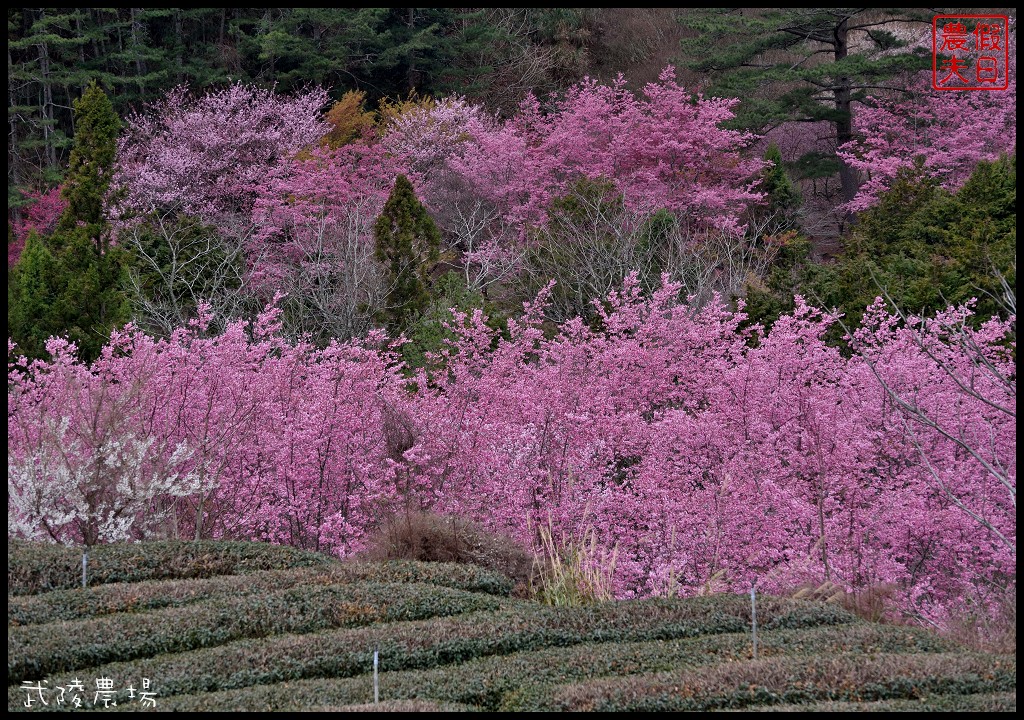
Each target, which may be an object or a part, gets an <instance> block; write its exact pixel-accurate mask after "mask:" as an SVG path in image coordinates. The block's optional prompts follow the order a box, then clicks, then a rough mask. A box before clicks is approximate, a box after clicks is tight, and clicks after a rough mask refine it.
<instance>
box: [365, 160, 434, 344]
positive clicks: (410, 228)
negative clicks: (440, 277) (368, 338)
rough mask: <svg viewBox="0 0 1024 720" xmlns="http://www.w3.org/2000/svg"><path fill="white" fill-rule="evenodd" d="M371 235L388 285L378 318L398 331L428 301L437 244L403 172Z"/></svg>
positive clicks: (430, 221) (427, 217)
mask: <svg viewBox="0 0 1024 720" xmlns="http://www.w3.org/2000/svg"><path fill="white" fill-rule="evenodd" d="M373 237H374V242H375V254H376V257H377V260H378V261H379V262H381V263H383V264H384V267H385V275H386V278H387V280H386V281H387V283H388V286H389V288H390V291H389V293H388V296H387V304H386V307H385V308H384V310H383V311H382V312H381V319H382V320H383V322H384V323H385V324H386V325H387V326H388V329H390V330H391V331H392V332H401V331H402V330H404V329H405V328H406V327H407V326H408V324H409V322H410V321H411V320H413V319H414V318H415V317H416V316H418V315H419V314H420V313H421V312H423V310H424V309H426V307H427V306H428V305H429V304H430V290H429V277H428V273H429V270H430V266H431V264H432V263H434V262H436V261H437V259H438V256H439V247H440V245H441V234H440V233H439V232H438V230H437V226H436V225H435V224H434V221H433V219H431V217H430V215H429V214H428V213H427V209H426V208H425V207H423V205H422V203H420V201H419V200H418V199H417V198H416V192H415V191H414V190H413V187H412V183H411V182H409V179H408V178H407V177H405V175H399V176H398V177H397V178H396V179H395V187H394V189H393V190H392V191H391V195H390V196H389V197H388V200H387V202H386V203H385V204H384V209H383V211H382V212H381V214H380V217H379V218H377V222H376V223H375V224H374V227H373Z"/></svg>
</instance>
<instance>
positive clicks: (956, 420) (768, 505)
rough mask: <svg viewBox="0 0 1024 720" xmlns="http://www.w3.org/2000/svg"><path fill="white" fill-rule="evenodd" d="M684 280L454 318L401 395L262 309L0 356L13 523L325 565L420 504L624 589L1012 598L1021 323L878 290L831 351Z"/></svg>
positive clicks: (343, 351) (931, 607) (348, 347)
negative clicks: (911, 306) (760, 322)
mask: <svg viewBox="0 0 1024 720" xmlns="http://www.w3.org/2000/svg"><path fill="white" fill-rule="evenodd" d="M679 291H680V288H679V286H678V285H674V284H672V283H669V282H667V281H666V282H664V283H663V286H662V287H661V288H660V289H658V290H656V291H655V292H654V293H653V294H651V295H649V296H647V295H645V294H644V293H642V292H641V289H640V286H639V282H638V279H637V277H636V276H635V275H634V276H631V277H629V278H628V279H627V282H626V284H625V286H624V287H623V288H622V289H621V290H619V291H615V292H613V293H611V294H610V295H609V296H608V297H607V298H605V299H604V300H603V301H602V302H600V303H597V304H596V305H595V316H596V320H595V321H594V322H593V323H590V324H586V323H584V322H582V321H581V320H580V319H579V318H575V319H571V320H567V321H566V322H564V323H562V324H561V325H560V326H559V327H558V329H557V332H556V333H554V334H553V335H552V334H551V333H550V332H546V328H545V323H544V305H545V303H546V302H547V295H548V293H549V292H550V287H549V288H548V289H547V290H545V291H544V292H542V293H541V296H540V297H539V298H538V299H537V300H536V301H535V302H533V303H528V304H527V305H526V307H525V308H524V314H523V316H522V317H520V318H518V319H512V320H510V321H509V324H508V328H507V333H502V332H500V331H498V330H495V329H493V328H491V327H490V326H488V325H487V324H486V318H485V317H484V315H483V313H482V312H481V311H479V310H477V311H473V312H472V313H460V312H458V311H455V312H453V317H454V322H453V323H452V325H451V329H452V331H453V332H454V334H455V339H454V340H452V341H451V342H450V343H449V345H448V347H447V349H446V350H445V351H444V360H445V362H443V363H440V364H438V366H437V367H438V369H437V370H435V371H432V372H429V373H428V372H427V371H425V370H420V371H419V373H418V375H417V377H416V378H415V383H414V384H410V383H408V381H407V380H405V379H404V378H403V376H402V374H401V365H400V364H399V363H398V362H397V358H396V354H395V351H394V348H393V347H391V346H389V345H388V344H387V341H386V339H385V338H383V337H382V336H380V335H379V334H371V335H370V336H368V337H367V339H366V340H365V341H364V342H361V343H356V342H349V343H344V344H341V343H331V344H329V345H328V346H327V347H325V348H323V349H317V348H316V347H314V346H312V345H310V344H308V343H305V342H301V341H298V342H297V341H292V340H287V339H285V338H284V337H283V336H282V332H281V331H282V327H281V319H282V312H281V310H279V309H276V308H273V307H272V308H270V309H268V310H267V311H265V312H264V313H263V314H262V315H261V316H260V317H259V318H258V319H257V320H256V321H255V322H252V323H234V324H231V325H229V326H228V328H227V329H226V330H225V331H224V332H223V333H220V334H217V335H211V334H209V333H208V331H207V329H206V327H207V325H206V323H207V321H208V320H209V318H208V317H207V315H208V312H207V310H206V309H205V308H203V309H202V310H201V317H200V318H198V319H197V320H195V321H194V322H193V323H192V324H191V325H190V326H189V327H187V328H180V329H179V330H177V331H176V332H175V333H173V334H172V335H171V337H169V338H167V339H164V340H154V339H152V338H150V337H148V336H146V335H145V334H143V333H141V332H138V331H136V330H134V329H132V328H128V329H126V330H125V331H123V332H121V333H117V334H115V335H114V337H113V338H112V340H111V342H110V344H109V345H108V346H107V347H106V348H105V350H104V352H103V354H102V356H101V357H100V359H99V360H97V361H96V362H95V363H93V364H92V365H84V364H82V363H80V362H78V361H76V360H75V359H74V356H73V354H72V353H71V352H69V350H68V348H67V345H66V343H62V342H61V341H52V342H51V351H52V352H53V357H52V359H50V360H46V361H34V362H32V363H31V364H27V363H26V361H25V360H24V359H21V358H18V357H16V355H15V354H14V352H13V351H14V348H11V347H10V346H9V358H10V359H9V370H8V416H9V427H10V429H9V431H8V470H9V472H8V516H9V524H8V532H9V535H12V536H21V537H49V538H52V539H54V540H58V541H63V542H69V541H83V540H86V541H96V540H100V541H103V540H109V539H115V538H121V537H130V538H135V537H146V536H152V535H154V534H159V535H167V534H170V535H174V536H180V537H223V538H251V539H257V540H264V541H270V542H275V543H283V544H290V545H295V546H298V547H304V548H314V549H321V550H326V551H330V552H333V553H336V554H338V555H342V556H344V555H348V554H351V553H352V552H355V551H357V550H359V549H360V548H361V547H363V545H364V543H365V538H366V536H367V534H369V533H371V532H373V530H374V528H375V527H377V526H378V524H379V523H380V522H381V521H382V520H384V519H385V518H387V517H390V516H393V515H394V514H396V513H401V512H408V511H410V510H415V509H432V510H435V511H439V512H444V513H453V514H458V515H463V516H468V517H472V518H474V519H476V520H478V521H480V522H482V523H484V524H485V525H487V526H489V527H492V528H494V529H496V530H501V531H503V532H505V533H508V534H510V535H512V536H514V537H516V538H518V539H519V540H521V541H522V542H524V543H527V544H531V545H534V546H538V545H539V543H540V541H541V540H542V538H541V536H540V534H539V528H551V530H552V532H553V534H554V536H555V537H557V538H561V539H569V540H571V539H572V538H576V539H577V540H579V539H582V538H594V539H595V541H596V542H597V547H598V550H599V552H598V553H597V554H596V555H595V557H611V556H612V555H615V556H616V557H617V558H618V560H617V563H616V566H615V574H614V588H615V593H616V594H617V595H618V596H619V597H632V596H647V595H652V594H665V593H684V594H694V593H701V592H707V591H722V590H724V591H746V590H748V589H749V588H750V587H751V586H752V585H753V586H756V587H758V588H759V589H761V590H764V591H767V592H782V591H787V590H789V589H791V588H793V587H794V586H796V585H800V584H804V583H813V584H818V583H822V582H825V581H828V582H830V583H832V584H834V585H837V586H840V587H842V588H844V589H845V590H846V591H848V592H851V593H861V592H869V591H875V590H877V589H879V588H886V589H887V590H888V591H889V592H890V593H891V594H892V596H893V597H894V599H895V601H896V603H897V607H898V609H899V610H900V611H902V612H903V613H904V614H905V615H906V616H910V617H914V618H918V619H921V620H923V621H927V622H932V623H936V624H942V623H943V622H944V621H945V620H946V619H948V618H950V617H953V616H955V615H956V614H958V613H963V612H965V611H970V612H985V611H987V610H989V609H990V608H991V607H992V606H993V605H994V604H995V602H997V601H998V599H999V596H1000V593H1005V592H1006V591H1008V590H1011V589H1012V588H1013V586H1014V584H1015V577H1016V381H1015V365H1014V358H1013V349H1014V345H1013V342H1012V337H1013V320H1009V321H1003V320H992V321H989V322H987V323H984V324H982V325H981V326H979V327H974V326H972V324H971V323H970V322H969V318H970V310H969V308H950V309H948V310H947V311H945V312H944V313H941V314H940V315H939V316H937V317H935V318H931V319H927V320H920V319H915V318H901V317H900V316H899V315H893V314H891V313H889V312H888V311H886V310H885V308H884V306H883V305H882V303H881V302H878V303H876V304H875V305H874V306H872V307H871V308H869V310H868V313H867V315H866V320H865V323H864V327H863V329H861V330H859V331H857V333H856V334H855V335H854V336H852V337H851V338H850V341H851V343H852V346H853V347H854V349H855V350H856V352H855V353H854V354H853V355H852V356H850V357H846V356H844V355H843V354H842V353H840V352H839V351H837V350H836V349H835V348H833V347H830V346H828V345H827V344H826V343H825V342H824V339H823V338H824V336H825V333H826V331H827V330H828V328H829V327H830V326H831V325H832V324H833V323H835V322H837V318H836V316H834V315H832V314H829V313H825V312H822V311H819V310H816V309H814V308H812V307H809V306H808V305H807V304H806V303H804V302H803V301H802V300H798V302H797V305H796V309H795V310H794V312H793V313H792V314H790V315H785V316H782V317H781V318H779V320H778V321H776V323H775V324H774V325H773V326H772V329H771V331H770V332H767V333H763V332H761V331H760V330H758V329H756V328H755V329H748V330H742V329H741V327H742V323H743V321H744V315H743V313H742V310H739V311H731V310H729V309H727V308H726V307H725V305H724V304H723V303H722V302H721V300H718V299H712V300H711V301H710V302H707V303H703V304H701V305H699V306H698V305H689V304H686V303H681V302H679V300H678V297H679ZM276 300H277V301H279V300H280V298H277V299H276ZM157 518H159V519H160V522H159V523H157V524H154V523H153V522H152V520H153V519H157Z"/></svg>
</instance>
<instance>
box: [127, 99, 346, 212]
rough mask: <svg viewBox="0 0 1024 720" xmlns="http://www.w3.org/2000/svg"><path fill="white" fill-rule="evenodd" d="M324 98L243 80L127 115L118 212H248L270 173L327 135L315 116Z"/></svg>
mask: <svg viewBox="0 0 1024 720" xmlns="http://www.w3.org/2000/svg"><path fill="white" fill-rule="evenodd" d="M327 99H328V96H327V92H326V91H325V90H323V89H322V88H314V89H310V90H307V91H305V92H302V93H299V94H297V95H295V96H292V97H288V96H283V95H277V94H275V93H274V92H273V91H272V90H262V89H259V88H255V87H250V86H246V85H242V84H235V85H231V86H229V87H227V88H225V89H223V90H219V91H215V92H211V93H208V94H206V95H203V96H195V95H192V94H191V93H189V92H188V90H186V89H185V88H183V87H182V88H177V89H175V90H173V91H171V92H170V93H168V95H167V96H166V97H165V98H164V99H163V100H161V101H160V102H158V103H156V104H154V105H152V106H150V107H148V108H147V109H146V112H145V113H142V114H135V115H132V116H129V117H128V118H127V120H126V131H125V133H124V134H123V135H122V137H121V139H120V140H119V142H118V157H117V172H116V178H115V184H116V185H117V186H118V187H119V188H120V189H121V191H122V192H123V197H121V198H118V199H117V200H116V203H117V205H116V209H117V211H118V214H119V215H120V216H121V217H122V218H124V217H127V216H130V215H131V214H134V213H148V212H151V211H153V210H168V209H173V210H179V211H180V212H183V213H186V214H189V215H197V216H200V217H202V218H203V220H204V221H206V222H214V221H216V219H217V217H218V216H219V215H221V214H225V213H227V214H231V213H244V214H247V213H248V212H249V211H250V210H251V208H252V201H253V198H254V196H255V191H256V189H257V188H258V187H259V186H261V185H262V183H263V182H264V180H265V178H266V176H267V174H268V172H269V171H270V170H271V169H272V168H274V167H275V166H276V165H277V163H278V162H280V161H281V159H282V158H286V157H290V156H293V155H294V154H295V153H297V152H298V151H300V150H302V149H303V148H306V147H309V146H311V145H313V144H315V143H316V142H317V141H318V140H319V139H320V138H321V137H323V135H324V134H325V133H326V132H327V130H328V129H329V128H328V125H327V123H326V122H325V121H324V120H323V119H322V118H321V116H320V110H321V109H322V108H323V106H324V105H325V104H326V103H327Z"/></svg>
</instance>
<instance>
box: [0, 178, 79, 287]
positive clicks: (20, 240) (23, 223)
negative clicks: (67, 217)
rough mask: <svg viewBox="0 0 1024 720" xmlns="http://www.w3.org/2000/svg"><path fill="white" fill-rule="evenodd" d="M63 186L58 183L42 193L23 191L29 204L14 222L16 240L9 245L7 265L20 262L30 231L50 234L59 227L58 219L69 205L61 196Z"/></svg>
mask: <svg viewBox="0 0 1024 720" xmlns="http://www.w3.org/2000/svg"><path fill="white" fill-rule="evenodd" d="M61 187H62V186H60V185H58V186H57V187H54V188H50V189H49V190H47V191H46V192H42V193H40V192H24V191H22V193H23V194H24V196H25V199H26V200H28V201H29V205H28V206H27V207H25V208H24V209H23V211H22V217H21V218H20V219H19V220H18V221H17V222H15V223H12V228H11V229H12V230H13V231H14V242H13V243H11V244H9V245H8V246H7V267H11V266H13V265H14V263H16V262H18V258H20V257H21V251H22V250H24V249H25V240H26V239H27V238H28V234H29V233H30V232H35V233H38V234H40V235H49V234H50V233H51V232H53V230H54V229H55V228H56V227H57V221H58V220H59V219H60V216H61V215H62V214H63V213H64V209H65V208H66V207H67V206H68V201H67V200H65V199H64V198H63V197H62V196H61Z"/></svg>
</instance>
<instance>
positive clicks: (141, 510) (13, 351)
mask: <svg viewBox="0 0 1024 720" xmlns="http://www.w3.org/2000/svg"><path fill="white" fill-rule="evenodd" d="M937 12H938V11H932V10H927V11H926V10H923V9H888V10H867V9H813V8H812V9H775V10H744V11H739V10H735V11H730V10H721V11H718V10H697V9H694V10H682V9H678V10H676V9H657V10H652V9H621V8H620V9H592V8H563V9H539V8H533V9H515V8H477V9H473V8H461V9H452V8H363V9H349V8H343V9H288V8H274V9H258V10H253V9H223V8H222V9H216V8H214V9H174V8H163V9H143V8H105V9H95V8H87V9H59V8H42V9H39V8H37V9H24V8H23V9H12V10H9V11H8V40H9V42H8V119H9V133H8V265H9V275H8V328H9V330H8V333H9V341H8V357H9V360H8V368H9V370H8V418H9V432H8V441H9V445H8V448H9V449H8V489H9V503H8V509H9V535H11V536H17V537H24V538H30V539H46V540H51V541H56V542H65V543H72V542H78V543H85V544H87V545H92V544H95V543H99V542H112V541H118V540H126V539H142V538H153V537H164V538H166V537H173V538H183V537H191V538H195V539H201V538H245V539H259V540H265V541H269V542H273V543H278V544H286V545H294V546H297V547H301V548H305V549H313V550H323V551H328V552H332V553H334V554H337V555H339V556H342V557H344V556H347V555H351V554H353V553H356V552H359V551H360V550H361V549H362V548H363V547H364V546H365V544H366V538H367V537H368V536H369V535H370V534H371V533H372V532H373V531H374V529H375V528H377V527H379V526H380V525H381V524H382V523H386V522H390V521H393V519H394V518H395V517H397V516H405V517H411V516H412V515H413V514H415V513H423V512H431V513H439V514H443V515H453V516H460V517H465V518H471V519H472V520H474V521H477V522H480V523H482V524H483V525H485V526H486V527H489V528H491V529H494V530H496V531H500V532H502V533H505V534H508V535H509V536H511V537H514V538H515V539H516V540H518V541H520V542H522V543H524V544H525V545H528V546H537V545H538V544H540V543H541V542H542V540H544V538H546V540H544V541H546V542H553V543H556V544H557V543H562V544H564V546H565V547H580V546H581V545H580V544H581V543H582V542H583V540H584V539H586V541H587V542H589V543H590V545H589V547H590V554H589V555H587V557H586V558H584V559H583V560H582V562H586V563H590V564H592V565H594V566H596V567H601V568H603V569H604V571H606V572H607V573H608V574H609V578H610V580H609V582H610V584H611V586H612V587H613V588H614V594H615V595H616V596H617V597H634V596H651V595H661V594H694V593H700V592H711V591H715V590H721V589H729V590H737V589H739V590H742V589H745V588H749V587H750V586H751V585H752V584H754V585H757V586H758V587H759V588H762V589H765V590H778V591H782V590H784V589H785V588H792V587H795V586H798V585H800V584H801V583H820V582H828V583H834V584H836V585H837V586H838V587H841V588H843V589H844V591H845V592H849V593H852V594H858V593H861V594H863V593H875V592H878V591H879V589H880V588H884V592H885V593H886V596H887V597H889V598H890V601H891V609H890V611H891V612H892V613H894V614H899V615H902V616H903V617H906V618H912V619H914V620H916V621H920V622H926V623H932V624H939V625H941V624H943V623H945V622H947V621H948V620H949V618H951V617H954V616H957V615H960V616H964V615H965V614H967V615H971V616H972V617H991V616H993V614H995V613H998V612H1000V608H1004V607H1005V606H1006V603H1007V602H1013V600H1012V598H1013V597H1014V593H1015V587H1016V586H1015V577H1016V519H1015V517H1016V516H1015V507H1016V460H1015V449H1016V425H1015V422H1016V421H1015V418H1016V370H1015V342H1016V329H1015V328H1016V326H1015V322H1016V315H1015V313H1016V296H1015V282H1016V279H1015V273H1016V85H1015V82H1016V48H1015V41H1016V35H1015V28H1016V25H1015V17H1014V15H1015V14H1014V13H1009V15H1010V20H1009V21H1008V22H1005V23H1004V24H1003V25H999V26H998V27H999V33H997V34H996V35H994V36H993V35H991V33H992V30H991V26H990V25H985V26H984V28H982V26H981V25H980V24H979V23H978V22H977V21H973V20H972V21H970V25H965V26H964V28H963V31H964V33H967V31H968V30H970V31H971V32H973V33H974V37H976V38H978V43H981V40H980V38H981V37H982V31H983V30H984V32H985V33H988V34H986V35H985V37H986V38H987V40H986V42H987V43H989V44H988V45H987V46H986V47H989V48H990V49H991V44H992V43H993V42H1001V43H1004V44H1003V45H999V46H998V48H1000V49H1002V50H1003V51H1005V52H1004V55H1002V56H1000V57H1002V60H1001V61H1000V62H1001V63H1002V64H1001V65H998V68H997V70H998V71H999V72H1001V73H1003V75H1002V79H1005V80H1006V81H1007V82H1006V85H1007V88H1006V89H996V88H995V86H994V85H993V88H991V89H988V88H986V89H985V90H983V91H973V92H972V91H962V90H960V91H955V92H950V91H948V90H945V91H944V90H942V89H936V87H935V78H934V76H933V56H932V33H933V30H934V31H935V32H938V30H937V28H939V27H940V26H938V25H934V26H933V16H934V15H935V14H936V13H937ZM951 12H952V11H951ZM964 37H968V35H967V34H965V35H964ZM992 37H996V38H997V40H996V41H993V40H992V39H991V38H992ZM965 42H966V41H965ZM980 46H981V45H980V44H979V47H980ZM948 61H949V60H948V58H947V56H946V55H940V56H939V57H938V58H936V59H935V61H934V62H935V63H936V64H938V63H943V62H948ZM979 62H980V61H979ZM936 67H937V65H936ZM953 67H954V69H955V67H956V66H955V65H954V66H953ZM979 68H980V65H979ZM979 77H981V75H980V70H979ZM541 529H544V533H546V534H544V533H542V532H541ZM1008 598H1010V600H1009V601H1008Z"/></svg>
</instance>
